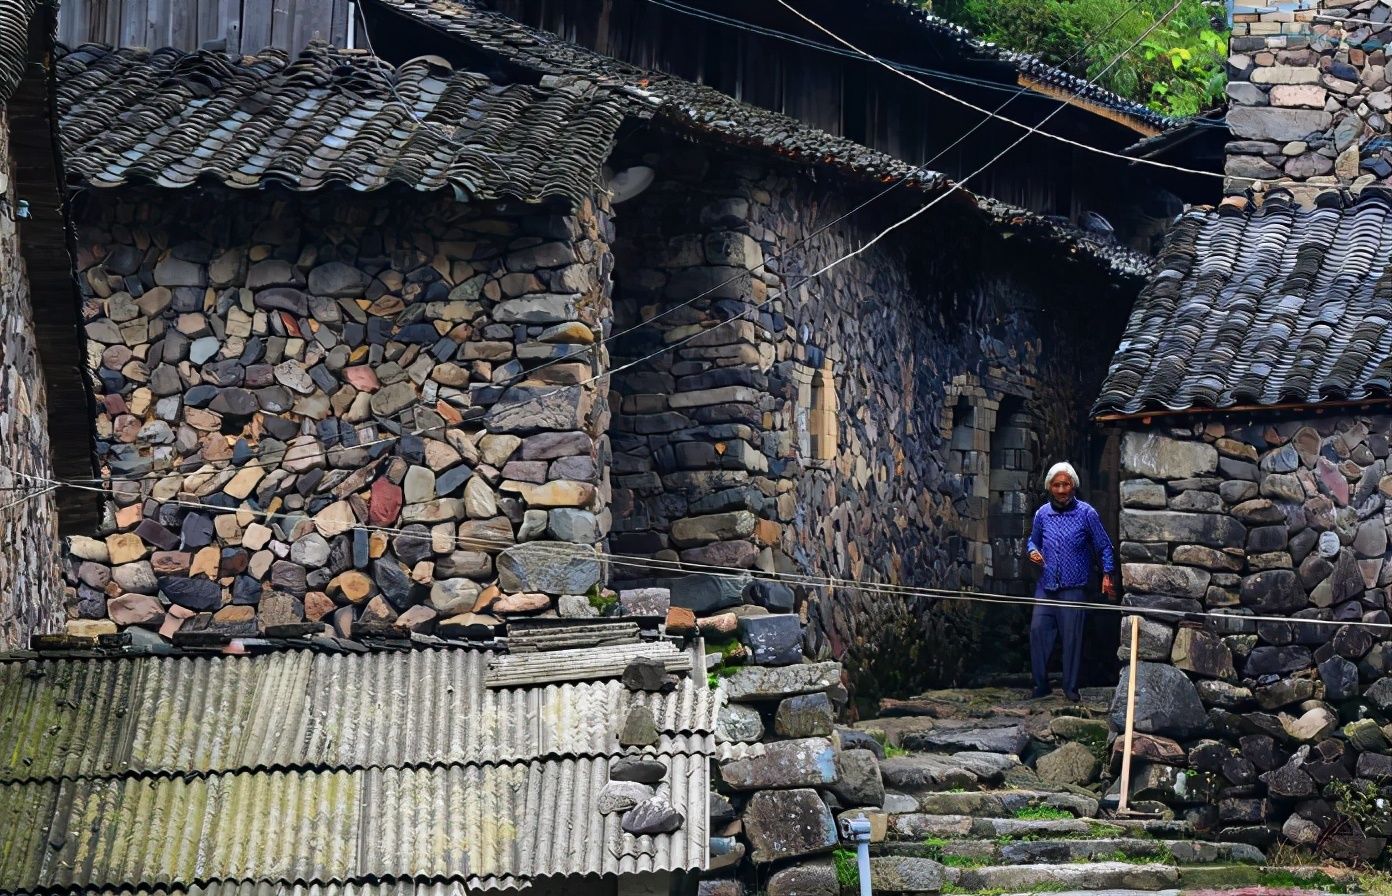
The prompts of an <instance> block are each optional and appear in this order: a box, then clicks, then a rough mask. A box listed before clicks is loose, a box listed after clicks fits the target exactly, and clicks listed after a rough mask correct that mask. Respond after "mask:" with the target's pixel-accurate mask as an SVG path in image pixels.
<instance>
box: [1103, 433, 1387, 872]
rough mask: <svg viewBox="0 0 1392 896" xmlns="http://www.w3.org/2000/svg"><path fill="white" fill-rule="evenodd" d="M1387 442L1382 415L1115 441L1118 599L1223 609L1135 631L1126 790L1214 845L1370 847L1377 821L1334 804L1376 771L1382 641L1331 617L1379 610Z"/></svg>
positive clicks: (1356, 850)
mask: <svg viewBox="0 0 1392 896" xmlns="http://www.w3.org/2000/svg"><path fill="white" fill-rule="evenodd" d="M1389 442H1392V417H1388V416H1364V415H1358V416H1353V415H1350V416H1338V415H1331V416H1323V417H1311V418H1291V417H1286V418H1280V417H1275V416H1274V415H1272V416H1267V417H1252V418H1241V419H1239V418H1227V419H1223V418H1218V419H1214V420H1209V421H1204V422H1199V423H1195V424H1194V425H1193V426H1191V427H1184V428H1178V429H1167V428H1164V427H1162V426H1156V427H1154V428H1152V429H1149V430H1138V431H1133V432H1128V433H1127V434H1126V435H1125V436H1124V437H1123V440H1122V469H1123V482H1122V485H1121V500H1122V504H1123V508H1124V509H1123V510H1122V512H1121V537H1122V544H1121V552H1122V558H1123V561H1124V563H1123V567H1122V575H1123V581H1124V584H1125V587H1126V590H1127V592H1128V594H1127V596H1126V598H1125V601H1126V603H1127V604H1128V605H1131V606H1139V607H1150V608H1162V609H1167V610H1181V611H1185V612H1199V611H1206V612H1209V613H1215V614H1220V615H1218V616H1217V617H1208V618H1195V619H1194V620H1192V621H1185V622H1182V623H1179V622H1177V621H1176V620H1175V618H1174V617H1168V618H1165V617H1161V618H1147V619H1145V620H1144V621H1143V623H1142V629H1141V641H1140V649H1139V659H1141V660H1142V661H1143V662H1142V664H1141V669H1142V673H1141V690H1140V699H1141V704H1142V705H1141V707H1140V708H1139V709H1138V718H1139V719H1140V721H1139V722H1138V726H1137V727H1138V730H1140V731H1142V732H1146V733H1148V734H1151V735H1154V736H1155V737H1154V738H1153V740H1152V742H1151V745H1150V746H1149V747H1148V748H1146V749H1145V751H1144V755H1145V756H1146V757H1147V758H1146V760H1145V761H1142V762H1140V763H1139V764H1138V767H1137V769H1136V772H1135V784H1134V786H1135V788H1139V793H1140V795H1141V797H1142V798H1154V799H1159V800H1162V801H1164V802H1167V803H1170V804H1171V805H1174V806H1177V807H1179V808H1180V810H1181V811H1183V812H1185V813H1187V814H1189V815H1190V816H1191V817H1192V818H1193V819H1194V820H1195V821H1196V822H1198V823H1199V824H1200V825H1201V827H1204V828H1210V829H1217V830H1219V831H1220V833H1221V834H1222V836H1224V837H1226V838H1228V839H1234V840H1245V841H1247V842H1252V843H1256V844H1257V845H1262V846H1265V845H1268V844H1269V843H1271V842H1272V840H1273V838H1274V837H1275V835H1276V833H1277V832H1278V831H1279V832H1281V833H1282V834H1284V835H1285V837H1286V838H1287V839H1289V840H1291V841H1293V842H1295V843H1297V844H1299V845H1302V846H1307V847H1316V846H1318V847H1320V848H1323V849H1327V850H1329V851H1331V852H1334V853H1336V854H1338V855H1342V856H1344V857H1346V858H1372V857H1373V856H1375V855H1376V854H1377V853H1378V852H1380V851H1381V849H1382V848H1383V846H1384V844H1385V842H1386V841H1385V838H1386V837H1387V836H1388V835H1389V834H1392V831H1388V830H1382V829H1373V828H1370V829H1367V830H1363V829H1360V826H1359V822H1358V820H1357V819H1356V818H1354V819H1352V820H1350V818H1348V817H1346V816H1345V815H1344V814H1343V813H1341V812H1339V811H1337V809H1338V806H1339V805H1340V801H1341V799H1344V798H1346V796H1347V792H1348V788H1349V787H1350V786H1352V787H1353V788H1355V789H1357V790H1362V789H1364V788H1369V789H1371V790H1372V791H1377V789H1378V788H1381V787H1384V786H1385V784H1386V780H1387V778H1388V775H1389V772H1392V755H1389V754H1392V747H1389V741H1388V735H1389V734H1392V727H1385V726H1386V724H1387V723H1388V722H1389V721H1392V677H1389V674H1390V673H1392V649H1389V646H1388V644H1387V637H1386V632H1385V630H1377V629H1371V630H1370V629H1367V628H1362V627H1355V626H1351V625H1341V624H1339V623H1357V622H1368V623H1378V624H1386V623H1387V622H1388V621H1389V615H1388V610H1389V603H1388V599H1389V595H1392V550H1389V537H1388V536H1389V526H1392V504H1389V503H1388V498H1389V497H1392V475H1389V470H1388V454H1389ZM1253 615H1257V616H1266V617H1276V620H1275V621H1260V622H1254V621H1244V618H1245V617H1249V616H1253ZM1317 620H1318V621H1317ZM1331 623H1332V624H1331ZM1129 625H1130V622H1129V618H1124V619H1123V630H1124V631H1129ZM1113 721H1114V722H1115V723H1117V724H1120V721H1121V709H1120V705H1119V704H1118V705H1116V706H1115V707H1114V719H1113ZM1134 792H1137V790H1135V789H1133V793H1134ZM1365 822H1366V819H1365Z"/></svg>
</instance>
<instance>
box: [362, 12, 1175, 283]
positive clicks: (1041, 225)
mask: <svg viewBox="0 0 1392 896" xmlns="http://www.w3.org/2000/svg"><path fill="white" fill-rule="evenodd" d="M375 2H376V4H377V5H378V6H380V7H382V8H383V9H386V10H390V11H391V12H393V13H396V14H398V15H402V16H405V17H408V18H411V19H413V20H415V21H418V22H421V23H422V24H424V25H426V26H427V27H431V28H434V29H436V30H438V31H441V32H443V33H445V34H448V35H450V36H453V37H455V38H457V39H460V40H464V41H468V42H469V43H470V45H471V46H473V47H474V49H475V50H477V51H479V52H483V53H485V54H488V55H490V56H492V57H493V58H495V59H498V60H500V61H503V62H506V63H510V64H512V65H515V66H517V67H519V68H522V69H526V70H529V71H532V72H534V73H537V74H541V75H551V76H555V75H564V74H573V73H574V72H575V71H576V70H577V69H578V70H581V71H584V72H586V73H588V74H590V75H592V76H593V77H594V78H595V80H596V81H598V82H600V83H606V84H610V85H612V86H613V87H614V88H615V90H616V92H618V91H619V90H621V89H623V88H621V87H620V85H623V86H624V87H626V89H627V90H628V95H629V96H631V97H632V98H633V100H634V101H635V103H642V104H643V105H645V106H646V107H647V108H648V109H650V110H652V112H653V114H655V115H656V116H657V117H659V118H661V119H662V120H665V121H667V122H668V123H670V124H672V125H674V126H677V127H679V128H681V129H685V130H688V131H693V132H695V133H698V134H704V135H707V136H710V137H713V138H715V139H718V140H721V141H723V142H725V143H727V144H731V145H735V146H743V147H753V148H758V149H761V150H764V151H769V152H772V153H773V154H774V155H776V156H779V157H781V158H784V159H786V160H789V161H793V162H796V163H800V164H805V165H812V166H818V167H823V168H830V169H832V170H834V171H837V172H840V173H842V174H844V175H849V176H853V177H857V178H861V179H870V180H872V181H874V182H876V183H878V184H881V185H886V184H891V183H894V182H896V181H899V180H900V179H906V186H909V187H911V188H915V189H919V190H922V191H925V192H929V193H938V192H941V191H942V190H945V189H949V188H950V187H951V184H952V181H950V180H949V179H948V178H947V177H946V176H945V175H943V174H941V173H938V172H935V171H931V170H928V169H924V168H922V167H921V166H914V165H912V164H910V163H909V162H906V161H904V160H902V159H900V158H897V157H895V156H892V155H889V154H888V153H885V152H882V151H880V150H877V149H872V148H870V147H867V146H865V145H863V144H860V143H856V142H854V141H852V140H849V139H847V138H845V137H838V136H836V135H833V134H830V133H827V132H826V131H823V130H821V129H819V128H814V127H812V126H810V125H807V124H804V123H803V122H802V121H800V120H798V119H796V118H793V117H791V116H787V115H783V114H781V113H777V112H771V111H768V110H765V109H762V108H759V107H757V106H754V105H751V104H749V103H745V102H743V101H741V100H737V99H735V98H733V97H731V96H729V95H727V94H725V93H722V92H721V91H719V90H716V89H715V88H713V87H708V86H706V85H702V84H695V83H693V82H691V81H687V80H685V79H683V78H680V77H677V76H675V75H670V74H666V73H662V72H656V71H649V70H646V69H641V68H639V67H637V66H634V65H632V64H631V63H627V62H623V61H621V60H618V59H614V58H612V57H609V56H604V55H602V54H600V53H597V52H595V51H593V50H590V49H588V48H586V47H582V46H580V45H578V44H575V43H572V42H570V41H567V40H565V39H563V38H561V37H559V36H557V35H554V34H551V33H549V32H546V31H542V30H539V29H536V28H532V27H530V26H528V25H525V24H523V23H521V22H517V21H515V20H513V19H511V18H509V17H507V16H505V15H503V14H502V13H499V12H496V11H494V10H492V9H489V8H487V7H485V6H483V5H481V4H480V3H479V2H478V0H375ZM958 189H959V191H960V192H961V193H962V198H963V200H964V202H967V203H971V204H973V205H975V206H976V207H977V209H978V210H980V211H981V212H982V213H983V214H984V215H985V216H986V217H987V218H989V219H990V220H991V221H993V222H994V223H995V224H996V225H998V226H1003V227H1006V228H1009V229H1011V230H1014V231H1017V232H1020V233H1023V234H1026V235H1028V236H1029V237H1031V238H1033V239H1039V240H1041V241H1042V242H1046V243H1049V244H1052V245H1054V246H1057V247H1061V248H1062V249H1064V250H1065V252H1066V253H1067V254H1068V255H1070V256H1083V257H1084V258H1086V259H1087V260H1089V261H1090V262H1091V263H1093V264H1095V265H1097V266H1098V267H1100V268H1102V269H1104V270H1107V271H1109V272H1110V273H1112V274H1116V275H1120V276H1124V277H1128V278H1140V277H1144V276H1146V275H1147V274H1149V273H1150V271H1151V270H1152V267H1153V259H1151V257H1150V256H1149V255H1147V254H1145V253H1144V252H1139V251H1137V250H1134V249H1130V248H1127V247H1124V246H1116V245H1106V244H1104V243H1102V242H1100V241H1098V240H1097V239H1095V238H1093V237H1092V236H1091V235H1089V234H1087V233H1086V232H1085V231H1083V230H1082V229H1081V228H1076V227H1073V226H1063V225H1060V224H1057V223H1055V222H1052V221H1048V220H1045V219H1044V218H1043V217H1042V216H1040V215H1037V214H1035V213H1034V212H1030V211H1028V210H1026V209H1022V208H1018V207H1016V206H1013V205H1010V204H1008V203H1005V202H1001V201H999V200H996V199H992V198H989V197H984V196H980V195H977V194H975V193H973V192H971V191H969V190H967V189H965V188H960V187H959V188H958Z"/></svg>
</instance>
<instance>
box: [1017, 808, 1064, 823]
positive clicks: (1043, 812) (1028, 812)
mask: <svg viewBox="0 0 1392 896" xmlns="http://www.w3.org/2000/svg"><path fill="white" fill-rule="evenodd" d="M1015 817H1016V818H1018V819H1020V820H1021V821H1068V820H1070V819H1072V818H1073V813H1072V812H1068V811H1066V810H1064V809H1055V808H1054V807H1053V806H1024V807H1022V808H1019V809H1016V810H1015Z"/></svg>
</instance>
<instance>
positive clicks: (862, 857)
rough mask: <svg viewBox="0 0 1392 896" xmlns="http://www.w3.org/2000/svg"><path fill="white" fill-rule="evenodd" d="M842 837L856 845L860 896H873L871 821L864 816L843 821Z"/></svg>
mask: <svg viewBox="0 0 1392 896" xmlns="http://www.w3.org/2000/svg"><path fill="white" fill-rule="evenodd" d="M841 835H842V836H843V837H845V838H847V839H849V840H854V841H855V844H856V871H857V872H858V873H857V875H856V876H857V877H858V878H860V896H873V894H872V891H871V889H870V819H868V818H866V817H865V815H864V814H861V815H857V816H856V817H854V818H843V819H841Z"/></svg>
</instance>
